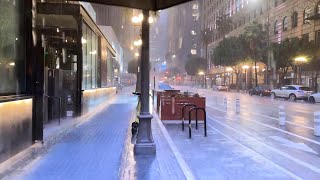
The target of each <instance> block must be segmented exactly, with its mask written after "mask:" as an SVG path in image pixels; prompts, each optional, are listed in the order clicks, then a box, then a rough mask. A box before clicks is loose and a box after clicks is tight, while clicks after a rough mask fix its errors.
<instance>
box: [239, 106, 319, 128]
mask: <svg viewBox="0 0 320 180" xmlns="http://www.w3.org/2000/svg"><path fill="white" fill-rule="evenodd" d="M245 112H247V113H251V114H255V115H258V116H262V117H266V118H270V119H273V120H276V121H279V119H277V118H274V117H271V116H267V115H263V114H259V113H254V112H248V111H245ZM286 123H288V124H292V125H295V126H300V127H303V128H306V129H311V130H314V128H313V127H309V126H305V125H301V124H296V123H293V122H289V121H286Z"/></svg>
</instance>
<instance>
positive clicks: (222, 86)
mask: <svg viewBox="0 0 320 180" xmlns="http://www.w3.org/2000/svg"><path fill="white" fill-rule="evenodd" d="M213 89H214V90H216V91H229V87H228V86H227V85H219V86H216V87H214V88H213Z"/></svg>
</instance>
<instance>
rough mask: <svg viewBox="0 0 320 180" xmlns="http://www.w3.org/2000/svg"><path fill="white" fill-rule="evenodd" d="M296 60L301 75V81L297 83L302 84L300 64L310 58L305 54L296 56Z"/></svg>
mask: <svg viewBox="0 0 320 180" xmlns="http://www.w3.org/2000/svg"><path fill="white" fill-rule="evenodd" d="M293 60H294V62H295V63H296V64H297V66H296V67H297V71H298V74H299V75H298V77H299V81H298V82H297V84H302V78H301V67H300V66H299V65H300V64H303V63H307V62H308V59H307V57H305V56H298V57H296V58H294V59H293Z"/></svg>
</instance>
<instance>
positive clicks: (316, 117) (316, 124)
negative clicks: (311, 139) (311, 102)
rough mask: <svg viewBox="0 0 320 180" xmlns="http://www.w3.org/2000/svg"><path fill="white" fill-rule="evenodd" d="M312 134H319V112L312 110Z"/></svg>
mask: <svg viewBox="0 0 320 180" xmlns="http://www.w3.org/2000/svg"><path fill="white" fill-rule="evenodd" d="M314 135H315V136H320V112H314Z"/></svg>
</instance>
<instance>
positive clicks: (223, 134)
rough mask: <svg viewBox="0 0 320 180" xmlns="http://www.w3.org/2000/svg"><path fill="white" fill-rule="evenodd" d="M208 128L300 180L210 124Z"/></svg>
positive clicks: (294, 176)
mask: <svg viewBox="0 0 320 180" xmlns="http://www.w3.org/2000/svg"><path fill="white" fill-rule="evenodd" d="M211 119H212V118H211ZM208 126H209V127H210V128H211V129H213V130H215V131H217V132H218V133H220V134H221V135H222V136H224V137H226V138H228V139H230V140H231V141H232V142H234V143H236V144H238V145H240V146H241V147H244V148H246V149H248V150H249V151H251V152H252V153H254V154H257V155H258V156H259V157H261V158H262V159H263V160H265V161H267V162H269V163H270V164H272V165H274V166H275V167H276V168H278V169H279V170H280V171H282V172H284V173H285V174H287V175H289V176H290V177H292V178H293V179H301V178H300V177H298V176H297V175H295V174H293V173H292V172H290V171H288V170H287V169H285V168H283V167H281V166H279V165H278V164H276V163H274V162H272V161H271V160H270V159H267V158H266V157H264V156H262V155H261V154H259V153H258V152H256V151H254V150H252V149H250V148H249V147H247V146H245V145H243V144H241V143H240V142H238V141H236V140H234V139H233V138H232V137H230V136H228V135H226V134H225V133H223V132H221V131H220V130H218V129H216V128H214V127H213V126H211V125H210V124H208Z"/></svg>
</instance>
